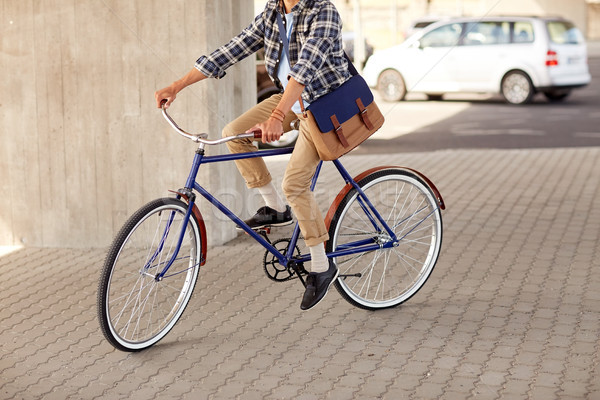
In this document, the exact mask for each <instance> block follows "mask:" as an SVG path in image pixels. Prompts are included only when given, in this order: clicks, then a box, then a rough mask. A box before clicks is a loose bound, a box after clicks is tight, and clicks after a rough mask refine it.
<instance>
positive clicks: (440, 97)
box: [426, 93, 444, 101]
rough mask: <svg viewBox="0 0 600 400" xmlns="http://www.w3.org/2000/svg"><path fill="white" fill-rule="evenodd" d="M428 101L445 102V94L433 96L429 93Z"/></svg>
mask: <svg viewBox="0 0 600 400" xmlns="http://www.w3.org/2000/svg"><path fill="white" fill-rule="evenodd" d="M426 96H427V100H430V101H442V100H444V95H443V94H439V93H438V94H431V93H427V95H426Z"/></svg>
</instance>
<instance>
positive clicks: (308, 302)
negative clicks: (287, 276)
mask: <svg viewBox="0 0 600 400" xmlns="http://www.w3.org/2000/svg"><path fill="white" fill-rule="evenodd" d="M338 274H339V270H338V269H337V267H336V266H335V263H334V262H333V260H331V259H330V260H329V269H328V270H327V271H325V272H319V273H316V272H311V273H309V274H308V276H307V277H306V291H305V292H304V296H303V297H302V303H300V308H301V309H302V310H308V309H309V308H312V307H314V306H316V305H317V304H318V303H319V302H320V301H321V300H323V298H324V297H325V295H326V294H327V292H328V291H329V287H330V286H331V284H332V283H333V282H335V280H336V279H337V277H338Z"/></svg>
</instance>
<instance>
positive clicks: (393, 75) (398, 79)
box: [377, 69, 406, 101]
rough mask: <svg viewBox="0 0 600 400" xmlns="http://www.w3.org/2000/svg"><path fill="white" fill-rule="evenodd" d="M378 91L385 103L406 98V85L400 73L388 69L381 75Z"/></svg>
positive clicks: (378, 81)
mask: <svg viewBox="0 0 600 400" xmlns="http://www.w3.org/2000/svg"><path fill="white" fill-rule="evenodd" d="M377 90H378V91H379V93H381V97H383V99H384V100H385V101H400V100H404V97H405V96H406V85H405V84H404V79H403V78H402V75H400V73H399V72H398V71H395V70H393V69H387V70H385V71H383V72H382V73H381V75H379V79H378V80H377Z"/></svg>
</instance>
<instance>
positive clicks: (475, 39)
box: [448, 21, 510, 92]
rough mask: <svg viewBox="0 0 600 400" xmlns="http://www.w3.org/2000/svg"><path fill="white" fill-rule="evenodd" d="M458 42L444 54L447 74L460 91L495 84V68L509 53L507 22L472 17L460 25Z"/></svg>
mask: <svg viewBox="0 0 600 400" xmlns="http://www.w3.org/2000/svg"><path fill="white" fill-rule="evenodd" d="M464 28H465V29H464V35H463V38H462V41H461V43H460V44H461V45H460V46H457V47H456V48H455V49H454V50H453V52H452V54H451V55H450V56H449V57H448V61H449V62H448V74H449V76H450V79H452V80H453V81H455V82H456V85H457V86H458V87H459V89H460V90H461V91H475V92H478V91H490V90H492V91H493V90H496V89H497V87H498V82H497V71H498V70H499V69H501V68H502V66H503V65H504V64H505V63H506V62H507V60H508V58H509V57H510V22H508V21H475V22H468V23H467V24H466V25H465V27H464Z"/></svg>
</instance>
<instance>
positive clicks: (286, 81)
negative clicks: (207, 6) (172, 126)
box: [155, 0, 351, 310]
mask: <svg viewBox="0 0 600 400" xmlns="http://www.w3.org/2000/svg"><path fill="white" fill-rule="evenodd" d="M278 13H279V14H280V15H281V17H282V19H283V21H284V26H285V29H286V32H285V34H286V35H287V38H288V40H289V60H288V57H287V55H286V52H285V51H283V44H282V40H281V39H280V33H279V27H278V24H277V14H278ZM259 49H264V50H265V65H266V69H267V72H268V73H269V76H270V77H271V79H273V82H274V83H275V85H277V87H278V88H279V89H280V90H281V93H278V94H275V95H273V96H271V97H270V98H268V99H266V100H264V101H262V102H261V103H259V104H257V105H256V106H254V107H252V108H251V109H249V110H248V111H246V112H245V113H244V114H242V115H241V116H239V117H238V118H237V119H235V120H234V121H232V122H230V123H229V124H227V126H225V128H224V129H223V136H232V135H236V134H239V133H241V132H253V131H260V132H262V142H263V143H265V142H272V141H275V140H279V138H280V137H281V135H282V134H283V133H284V132H286V131H289V130H290V129H291V128H290V126H289V124H290V122H292V121H293V120H295V119H297V118H300V119H301V120H303V119H304V117H303V115H302V112H301V110H300V104H299V102H298V99H299V97H300V96H302V100H303V102H304V105H305V106H307V105H308V104H310V103H311V102H313V101H315V100H316V99H317V98H319V97H321V96H323V95H325V94H327V93H329V92H331V91H332V90H334V89H335V88H337V87H339V86H340V85H341V84H343V83H344V82H345V81H347V80H348V79H349V78H350V77H351V74H350V71H349V69H348V62H347V61H346V58H345V57H344V51H343V48H342V21H341V18H340V15H339V13H338V11H337V9H336V8H335V6H334V5H333V4H332V3H331V1H330V0H268V1H267V3H266V5H265V8H264V10H263V11H262V12H261V13H260V14H259V15H257V16H256V17H255V19H254V21H253V22H252V23H251V24H250V25H249V26H248V27H247V28H246V29H244V30H243V31H242V32H241V33H240V34H239V35H237V36H235V37H234V38H232V39H231V40H230V41H229V42H228V43H226V44H225V45H223V46H221V47H219V48H218V49H216V50H215V51H213V52H212V53H211V54H210V55H204V56H202V57H200V58H199V59H198V60H197V61H196V64H195V67H194V68H193V69H192V70H191V71H190V72H188V73H187V74H186V75H185V76H184V77H183V78H181V79H179V80H177V81H175V82H173V83H172V84H171V85H169V86H167V87H165V88H163V89H160V90H158V91H156V93H155V97H156V101H157V106H158V107H159V108H160V107H161V103H162V102H163V100H166V104H165V107H168V106H169V105H170V104H171V103H172V102H173V100H175V97H176V95H177V94H178V93H179V92H180V91H181V90H182V89H184V88H185V87H187V86H189V85H191V84H193V83H196V82H199V81H201V80H204V79H206V78H218V79H219V78H222V77H223V76H225V70H226V69H227V68H228V67H230V66H231V65H233V64H235V63H236V62H238V61H240V60H242V59H244V58H246V57H248V56H249V55H251V54H254V53H255V52H256V51H258V50H259ZM227 145H228V147H229V150H230V151H231V152H232V153H241V152H249V151H257V150H258V149H257V148H256V146H254V145H253V144H252V141H251V140H250V139H238V140H234V141H230V142H227ZM319 161H320V160H319V155H318V154H317V150H316V149H315V145H314V143H313V141H312V139H311V136H310V132H309V131H308V129H307V124H305V123H303V124H300V132H299V136H298V140H297V142H296V145H295V148H294V151H293V153H292V155H291V158H290V160H289V163H288V165H287V168H286V170H285V174H284V178H283V184H282V188H283V192H284V194H285V198H286V199H287V201H288V202H289V205H290V206H291V209H290V206H287V205H286V204H285V203H284V201H283V200H282V199H281V197H280V196H279V194H278V192H277V190H276V189H275V187H274V185H273V183H272V178H271V174H270V173H269V171H268V169H267V167H266V165H265V163H264V161H263V159H262V158H248V159H243V160H237V161H236V165H237V167H238V169H239V171H240V173H241V174H242V176H243V177H244V179H245V180H246V184H247V186H248V187H249V188H257V189H258V191H259V192H260V194H261V195H262V197H263V199H264V201H265V206H264V207H261V208H260V209H259V210H258V211H257V213H256V214H255V215H254V216H253V217H252V218H250V219H249V220H247V221H245V222H246V223H247V224H248V225H249V226H250V227H251V228H253V229H259V228H262V227H265V226H282V225H287V224H291V223H292V222H293V221H292V214H291V211H293V213H294V215H295V216H296V218H297V220H298V223H299V225H300V230H301V232H302V235H303V237H304V240H305V242H306V245H307V246H308V248H309V250H310V254H311V267H310V273H309V275H308V277H307V279H306V282H307V285H306V291H305V293H304V295H303V298H302V302H301V306H300V307H301V308H302V309H303V310H307V309H309V308H311V307H314V306H315V305H316V304H317V303H318V302H320V301H321V300H322V299H323V297H324V296H325V294H326V293H327V291H328V289H329V286H330V285H331V284H332V283H333V282H334V281H335V279H336V278H337V276H338V269H337V266H336V265H335V263H334V262H333V261H332V260H331V259H328V258H327V256H326V254H325V247H324V243H325V241H327V240H328V239H329V236H328V234H327V229H326V227H325V223H324V221H323V217H322V215H321V212H320V210H319V207H318V205H317V203H316V201H315V197H314V194H313V192H311V191H310V182H311V179H312V176H313V175H314V173H315V170H316V168H317V165H318V163H319Z"/></svg>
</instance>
